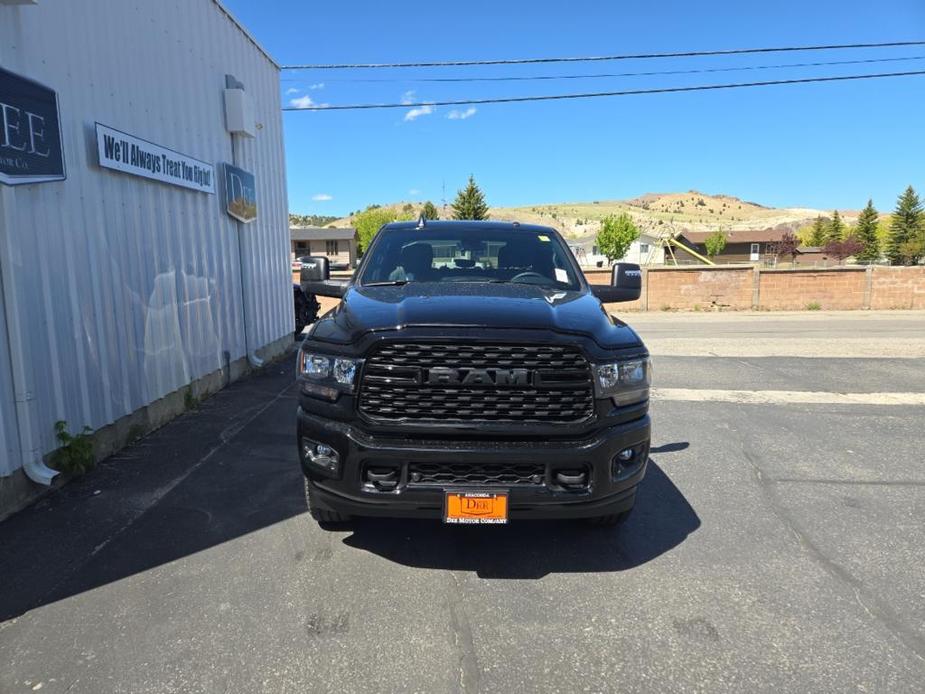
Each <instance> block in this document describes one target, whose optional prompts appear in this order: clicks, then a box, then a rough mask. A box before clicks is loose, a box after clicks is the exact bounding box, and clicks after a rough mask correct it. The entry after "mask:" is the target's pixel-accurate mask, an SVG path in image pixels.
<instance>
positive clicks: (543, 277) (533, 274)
mask: <svg viewBox="0 0 925 694" xmlns="http://www.w3.org/2000/svg"><path fill="white" fill-rule="evenodd" d="M525 277H538V278H539V279H541V280H548V279H549V278H548V277H546V275H543V274H541V273H539V272H534V271H533V270H527V271H526V272H520V273H518V274H516V275H514V276H513V277H512V278H511V279H510V281H511V282H516V281H517V280H519V279H521V278H525Z"/></svg>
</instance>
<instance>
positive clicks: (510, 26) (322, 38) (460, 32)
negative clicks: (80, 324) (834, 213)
mask: <svg viewBox="0 0 925 694" xmlns="http://www.w3.org/2000/svg"><path fill="white" fill-rule="evenodd" d="M225 3H226V5H227V6H228V7H229V9H230V10H231V11H232V12H233V13H234V14H235V15H236V16H237V17H238V18H239V19H240V20H241V21H242V22H243V23H244V24H245V25H246V26H247V27H248V28H249V29H250V31H251V32H252V33H253V34H254V36H255V37H256V38H257V39H258V40H259V41H260V42H261V43H262V44H263V45H264V46H265V47H266V48H267V49H268V50H269V51H270V53H271V54H272V55H273V56H274V57H275V58H276V59H277V60H278V61H279V62H280V63H282V64H293V63H328V62H350V63H355V62H395V61H420V60H465V59H490V58H523V57H537V56H573V55H601V54H616V53H638V52H659V51H684V50H709V49H723V48H745V47H761V46H782V45H808V44H834V43H858V42H879V41H902V40H922V39H925V3H923V2H922V0H881V1H880V2H876V3H874V2H861V1H860V0H850V1H849V2H845V1H844V0H840V1H834V0H814V1H813V2H806V0H776V1H775V2H762V3H757V2H739V1H735V2H733V1H731V0H730V1H727V2H717V1H713V2H711V1H709V0H705V1H702V2H697V3H693V2H687V1H685V2H674V1H662V2H652V1H651V0H649V1H648V2H636V1H633V2H617V1H614V2H600V1H599V0H598V1H589V0H571V2H567V3H563V2H561V1H560V2H547V1H546V0H533V1H532V2H499V1H498V0H494V1H493V2H483V1H482V0H471V1H469V2H466V3H445V2H434V1H433V0H429V1H427V2H417V1H415V2H393V3H386V2H337V3H333V2H304V1H301V0H274V1H273V2H266V1H263V0H262V1H259V2H258V0H225ZM916 56H925V46H921V47H908V48H894V49H876V50H864V51H860V50H854V51H831V52H815V53H791V54H771V55H763V56H762V55H758V56H741V57H734V58H691V59H671V60H647V61H642V60H638V61H622V62H614V63H573V64H564V65H539V66H506V67H505V66H494V67H474V68H444V69H420V70H399V69H393V70H364V71H359V70H358V71H326V72H322V71H316V72H308V71H305V72H291V71H284V72H283V73H282V79H283V82H282V87H281V93H280V102H281V104H286V105H288V104H289V102H291V101H292V100H293V99H302V100H303V101H302V103H306V101H305V99H306V98H307V99H310V100H311V101H310V103H328V104H346V103H360V102H400V101H401V100H402V99H403V98H405V97H406V96H409V95H408V92H413V94H411V95H410V96H411V98H413V99H415V100H420V101H427V100H441V99H464V98H478V97H494V96H510V95H517V96H519V95H530V94H555V93H568V92H581V91H615V90H621V89H642V88H652V87H662V86H676V85H677V86H684V85H694V84H710V83H721V82H736V81H755V80H770V79H785V78H792V77H809V76H816V75H838V74H845V75H847V74H861V73H865V72H894V71H908V70H925V60H909V61H903V62H892V63H883V64H870V65H842V66H828V67H803V68H796V67H792V68H786V69H773V70H770V69H769V70H758V71H746V72H727V73H714V74H699V75H659V76H633V77H609V78H598V79H580V80H561V81H560V80H556V81H539V82H527V81H525V82H481V83H480V82H473V83H455V84H454V83H436V82H416V81H414V80H416V79H420V78H435V77H457V76H474V77H498V76H508V75H514V76H528V75H563V74H587V73H613V72H640V71H652V70H689V69H695V68H715V67H742V66H749V65H752V66H756V65H777V64H791V63H801V62H816V61H829V60H832V61H834V60H853V59H865V58H885V57H890V58H898V57H916ZM359 79H364V80H370V79H375V80H394V81H378V82H360V81H347V80H359ZM453 111H454V108H452V107H436V108H434V109H433V111H432V112H431V113H423V114H420V115H418V116H417V117H415V114H410V115H409V110H406V109H400V110H382V111H360V112H351V111H339V112H337V111H328V112H325V111H321V112H308V111H302V112H289V113H286V114H285V115H284V124H285V133H286V158H287V166H288V180H289V207H290V210H291V211H293V212H299V213H306V214H307V213H316V214H345V213H347V212H349V211H351V210H354V209H358V208H362V207H365V206H366V205H368V204H370V203H386V202H395V201H399V200H426V199H430V200H433V201H434V202H435V203H438V204H439V202H440V199H441V197H442V186H443V185H444V183H445V185H446V194H447V197H448V198H452V196H453V194H454V193H455V191H456V190H457V189H458V188H459V187H461V186H462V185H463V184H464V183H465V180H466V177H467V176H468V175H469V174H470V173H472V174H474V175H475V177H476V180H477V181H478V182H479V184H480V185H481V186H482V187H483V189H484V191H485V193H486V196H487V198H488V201H489V203H490V204H494V205H503V206H509V205H526V204H534V203H544V202H563V201H583V200H598V199H602V200H603V199H617V198H627V197H633V196H636V195H639V194H642V193H645V192H651V191H683V190H688V189H691V188H695V189H697V190H701V191H704V192H708V193H726V194H731V195H737V196H739V197H742V198H744V199H747V200H753V201H756V202H761V203H764V204H768V205H774V206H811V207H820V208H832V207H840V208H859V207H862V206H863V205H864V203H865V202H866V200H867V198H868V197H869V196H872V197H873V199H874V203H875V204H876V205H877V206H878V207H879V208H880V209H890V208H892V207H893V204H894V202H895V199H896V196H897V195H898V194H899V193H900V192H901V190H902V189H903V188H904V187H905V186H907V185H909V184H912V185H914V186H916V188H917V189H918V190H919V191H920V192H922V193H925V76H918V77H906V78H894V79H883V80H874V81H867V82H852V83H832V84H813V85H798V86H778V87H766V88H759V89H743V90H730V91H724V92H706V93H697V94H670V95H654V96H632V97H617V98H602V99H593V100H580V101H567V102H539V103H530V104H511V105H483V106H477V107H476V108H475V110H474V112H471V113H470V112H469V111H468V110H467V108H466V107H456V108H455V111H456V113H455V116H456V117H454V114H453ZM463 115H466V117H460V116H463Z"/></svg>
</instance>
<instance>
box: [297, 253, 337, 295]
mask: <svg viewBox="0 0 925 694" xmlns="http://www.w3.org/2000/svg"><path fill="white" fill-rule="evenodd" d="M299 260H300V261H301V263H302V271H301V272H300V274H299V281H300V284H301V285H302V291H303V292H305V293H306V294H317V295H318V296H333V297H335V298H338V299H339V298H340V297H342V296H343V295H344V293H345V292H346V291H347V283H348V280H345V279H336V280H332V279H331V266H330V265H329V264H328V259H327V258H325V257H324V256H306V257H304V258H299Z"/></svg>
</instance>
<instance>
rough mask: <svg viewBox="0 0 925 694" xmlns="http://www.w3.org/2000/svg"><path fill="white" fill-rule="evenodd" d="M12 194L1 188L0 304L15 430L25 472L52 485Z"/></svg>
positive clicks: (44, 483)
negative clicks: (38, 426)
mask: <svg viewBox="0 0 925 694" xmlns="http://www.w3.org/2000/svg"><path fill="white" fill-rule="evenodd" d="M12 208H13V191H12V190H11V189H10V188H8V187H6V186H3V185H0V293H2V296H0V302H2V303H3V312H4V318H5V319H6V335H7V343H8V344H7V347H8V350H7V351H8V352H9V354H10V371H11V374H12V376H13V390H14V399H15V401H16V428H17V430H18V432H19V451H20V455H21V457H22V468H23V471H24V472H25V473H26V475H27V476H28V477H29V479H30V480H32V481H33V482H36V483H38V484H43V485H46V486H48V485H50V484H51V481H52V480H53V479H54V478H55V476H56V475H57V474H58V472H57V471H56V470H52V469H51V468H50V467H48V466H47V465H45V462H44V461H43V460H42V451H41V446H40V444H39V439H38V437H36V435H35V426H34V422H35V421H36V419H37V417H36V416H35V395H34V392H35V388H34V386H33V383H32V372H31V369H30V368H29V364H27V363H26V359H25V357H24V355H25V354H27V353H28V349H27V345H26V340H25V335H23V331H22V324H21V322H20V320H19V311H18V310H17V307H18V306H20V301H19V294H18V292H17V290H16V282H15V281H14V279H13V252H14V249H13V243H12V239H11V238H10V236H11V227H12V212H11V210H12Z"/></svg>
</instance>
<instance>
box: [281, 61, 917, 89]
mask: <svg viewBox="0 0 925 694" xmlns="http://www.w3.org/2000/svg"><path fill="white" fill-rule="evenodd" d="M908 60H925V55H914V56H906V57H903V58H868V59H866V60H829V61H822V62H818V63H780V64H777V65H745V66H740V67H713V68H695V69H693V70H650V71H647V72H598V73H591V74H586V75H524V76H520V77H513V76H508V77H418V78H415V77H410V78H408V77H406V78H402V77H365V78H364V77H357V78H351V77H347V78H343V79H338V78H336V77H335V78H329V79H327V80H326V81H327V82H337V83H342V82H351V83H354V82H356V83H364V84H365V83H380V82H400V83H407V82H533V81H537V80H581V79H599V78H601V77H652V76H656V75H697V74H704V73H712V72H746V71H751V70H781V69H785V68H795V67H828V66H830V65H867V64H870V63H897V62H903V61H908ZM280 81H281V82H303V81H304V79H296V78H290V79H284V80H280Z"/></svg>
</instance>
